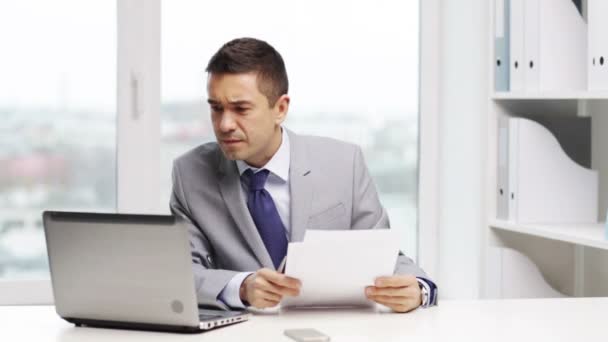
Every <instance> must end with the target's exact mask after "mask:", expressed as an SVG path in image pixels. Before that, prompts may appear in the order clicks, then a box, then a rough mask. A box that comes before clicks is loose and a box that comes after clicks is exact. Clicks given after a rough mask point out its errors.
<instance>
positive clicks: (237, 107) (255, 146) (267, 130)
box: [207, 72, 289, 167]
mask: <svg viewBox="0 0 608 342" xmlns="http://www.w3.org/2000/svg"><path fill="white" fill-rule="evenodd" d="M207 95H208V102H209V105H210V107H211V121H212V123H213V130H214V132H215V137H216V139H217V142H218V144H219V146H220V148H221V149H222V151H223V152H224V155H225V156H226V158H228V159H231V160H244V161H246V162H247V163H248V164H250V165H252V166H257V167H260V166H263V165H264V164H265V163H266V162H267V161H268V160H270V158H271V157H272V156H273V155H274V153H275V152H276V150H277V149H278V147H279V145H280V143H281V129H280V125H281V123H282V122H283V121H284V120H285V116H286V114H287V107H288V105H289V97H287V95H283V96H282V97H281V98H279V100H278V101H277V103H276V104H275V105H274V106H272V107H271V106H270V105H269V103H268V99H267V98H266V96H264V94H262V93H261V92H260V91H259V89H258V86H257V75H256V73H253V72H252V73H243V74H217V75H216V74H210V75H209V78H208V80H207Z"/></svg>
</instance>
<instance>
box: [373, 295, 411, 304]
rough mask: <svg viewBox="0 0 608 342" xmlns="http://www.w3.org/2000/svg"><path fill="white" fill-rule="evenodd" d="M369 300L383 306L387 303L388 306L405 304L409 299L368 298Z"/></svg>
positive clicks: (390, 297) (389, 297)
mask: <svg viewBox="0 0 608 342" xmlns="http://www.w3.org/2000/svg"><path fill="white" fill-rule="evenodd" d="M368 298H369V299H371V300H373V301H374V302H377V303H380V304H384V303H388V304H391V305H393V304H403V305H404V304H407V303H408V302H409V300H410V299H409V298H407V297H392V296H368Z"/></svg>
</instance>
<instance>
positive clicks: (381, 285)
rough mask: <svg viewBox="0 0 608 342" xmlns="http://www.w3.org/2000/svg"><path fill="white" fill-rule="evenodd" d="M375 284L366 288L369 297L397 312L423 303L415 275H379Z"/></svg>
mask: <svg viewBox="0 0 608 342" xmlns="http://www.w3.org/2000/svg"><path fill="white" fill-rule="evenodd" d="M374 285H375V286H368V287H366V288H365V295H366V296H367V298H369V299H371V300H373V301H374V302H376V303H379V304H382V305H386V306H388V307H389V308H391V309H393V310H394V311H396V312H408V311H412V310H414V309H415V308H417V307H419V306H420V304H422V297H421V295H420V286H419V285H418V280H417V279H416V277H414V276H409V275H395V276H390V277H378V278H377V279H376V281H375V283H374Z"/></svg>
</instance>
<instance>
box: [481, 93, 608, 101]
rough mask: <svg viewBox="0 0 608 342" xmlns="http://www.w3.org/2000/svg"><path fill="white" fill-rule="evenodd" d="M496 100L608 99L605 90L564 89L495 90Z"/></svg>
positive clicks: (493, 97)
mask: <svg viewBox="0 0 608 342" xmlns="http://www.w3.org/2000/svg"><path fill="white" fill-rule="evenodd" d="M492 99H494V100H608V92H605V91H564V92H547V93H525V92H513V93H512V92H494V93H493V94H492Z"/></svg>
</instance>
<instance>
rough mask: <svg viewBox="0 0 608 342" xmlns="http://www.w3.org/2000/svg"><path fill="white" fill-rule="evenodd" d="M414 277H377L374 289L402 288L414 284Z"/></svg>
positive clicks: (415, 281)
mask: <svg viewBox="0 0 608 342" xmlns="http://www.w3.org/2000/svg"><path fill="white" fill-rule="evenodd" d="M417 282H418V281H417V280H416V277H414V276H411V275H394V276H390V277H378V278H376V281H375V282H374V285H375V286H376V287H403V286H409V285H412V284H416V283H417Z"/></svg>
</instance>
